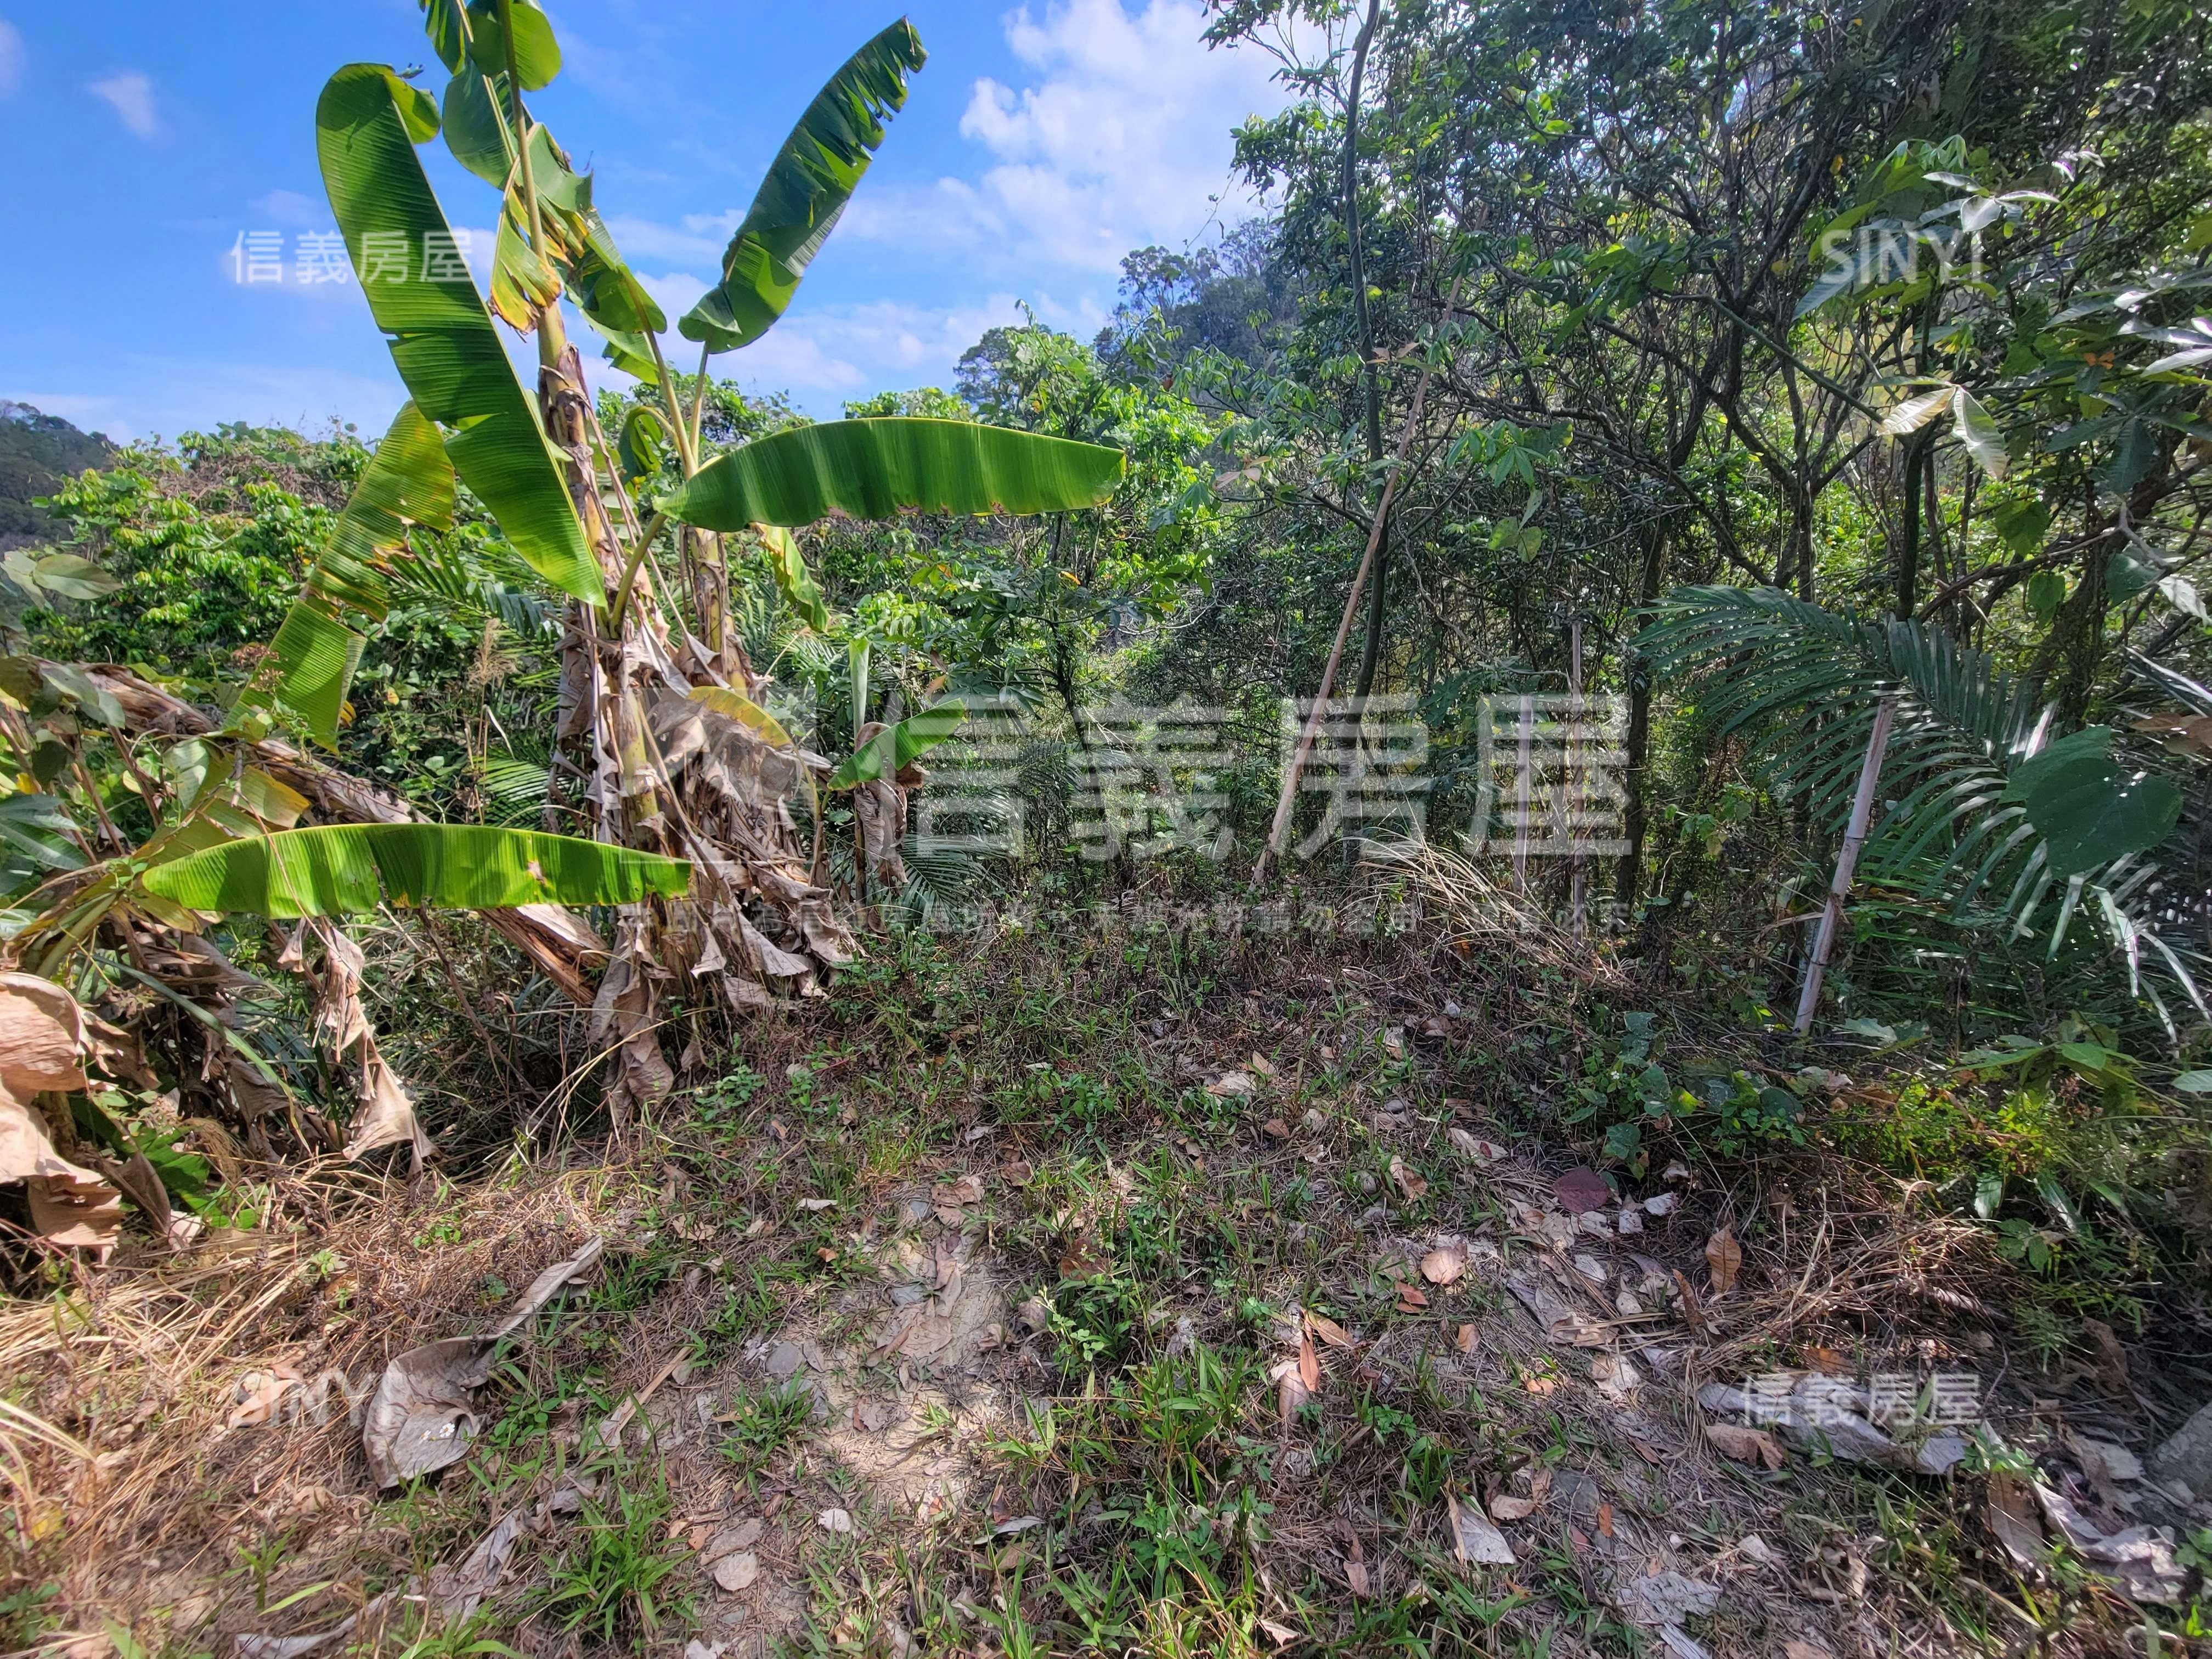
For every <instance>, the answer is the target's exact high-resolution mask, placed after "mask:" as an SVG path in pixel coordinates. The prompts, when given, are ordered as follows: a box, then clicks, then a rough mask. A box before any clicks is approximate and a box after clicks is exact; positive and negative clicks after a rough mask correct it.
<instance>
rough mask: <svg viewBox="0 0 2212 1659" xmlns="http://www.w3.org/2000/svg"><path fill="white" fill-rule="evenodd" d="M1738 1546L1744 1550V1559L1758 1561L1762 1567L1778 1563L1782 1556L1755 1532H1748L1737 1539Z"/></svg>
mask: <svg viewBox="0 0 2212 1659" xmlns="http://www.w3.org/2000/svg"><path fill="white" fill-rule="evenodd" d="M1735 1547H1736V1548H1738V1549H1739V1550H1741V1551H1742V1552H1743V1557H1744V1559H1745V1560H1747V1561H1756V1562H1758V1563H1759V1565H1760V1566H1762V1567H1771V1566H1776V1565H1779V1564H1780V1562H1781V1559H1782V1558H1781V1557H1780V1556H1778V1555H1777V1554H1775V1553H1774V1552H1773V1551H1772V1550H1771V1549H1769V1548H1768V1547H1767V1544H1766V1541H1765V1539H1764V1538H1761V1537H1760V1536H1759V1534H1757V1533H1755V1532H1747V1533H1746V1534H1744V1535H1743V1536H1742V1537H1741V1538H1740V1539H1738V1540H1737V1541H1736V1546H1735Z"/></svg>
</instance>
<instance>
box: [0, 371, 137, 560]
mask: <svg viewBox="0 0 2212 1659" xmlns="http://www.w3.org/2000/svg"><path fill="white" fill-rule="evenodd" d="M114 453H115V446H114V445H113V444H112V443H110V442H108V441H107V440H106V438H105V437H104V436H102V435H100V434H99V433H97V432H80V431H78V430H77V429H76V428H75V427H74V426H72V425H70V423H69V422H67V421H65V420H64V419H62V417H61V416H58V415H42V414H40V412H39V411H38V410H35V409H33V408H32V407H31V406H30V405H29V404H17V403H9V402H8V401H7V400H6V399H4V398H0V548H7V547H20V546H21V545H23V544H25V543H27V542H37V541H46V540H48V539H51V538H52V537H53V536H54V535H55V534H56V533H57V532H58V529H59V526H57V525H56V524H55V523H54V521H53V520H52V519H50V518H48V517H47V516H46V513H43V512H41V511H40V509H39V508H37V507H33V506H32V505H31V503H32V502H33V501H34V500H36V499H37V498H38V497H39V496H41V495H52V494H53V492H54V488H55V485H56V484H57V483H58V481H59V480H61V479H62V478H64V477H68V476H70V474H71V473H75V472H81V471H83V470H84V469H85V468H86V467H88V466H104V465H106V464H107V460H108V458H109V457H110V456H112V455H113V454H114Z"/></svg>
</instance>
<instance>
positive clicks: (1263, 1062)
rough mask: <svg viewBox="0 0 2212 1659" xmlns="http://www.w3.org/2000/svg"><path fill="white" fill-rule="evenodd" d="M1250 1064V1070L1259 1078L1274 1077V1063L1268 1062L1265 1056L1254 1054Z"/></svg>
mask: <svg viewBox="0 0 2212 1659" xmlns="http://www.w3.org/2000/svg"><path fill="white" fill-rule="evenodd" d="M1250 1064H1251V1067H1252V1069H1253V1070H1254V1071H1255V1072H1257V1073H1259V1074H1260V1075H1261V1077H1273V1076H1274V1075H1275V1062H1274V1061H1273V1060H1269V1059H1268V1058H1267V1055H1265V1054H1254V1055H1253V1056H1252V1059H1251V1061H1250Z"/></svg>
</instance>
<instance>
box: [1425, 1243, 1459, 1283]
mask: <svg viewBox="0 0 2212 1659" xmlns="http://www.w3.org/2000/svg"><path fill="white" fill-rule="evenodd" d="M1466 1271H1467V1252H1466V1251H1465V1250H1462V1249H1437V1250H1431V1251H1430V1252H1429V1253H1428V1254H1427V1255H1425V1256H1423V1257H1422V1258H1421V1277H1422V1278H1424V1279H1427V1280H1428V1281H1429V1283H1430V1284H1431V1285H1451V1284H1455V1283H1457V1282H1458V1279H1459V1277H1460V1275H1461V1274H1462V1273H1465V1272H1466Z"/></svg>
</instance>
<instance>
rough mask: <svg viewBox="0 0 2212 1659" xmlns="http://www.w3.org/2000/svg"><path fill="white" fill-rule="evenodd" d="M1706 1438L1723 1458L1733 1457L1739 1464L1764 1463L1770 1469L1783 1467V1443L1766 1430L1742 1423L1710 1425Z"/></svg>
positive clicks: (1707, 1427) (1708, 1425)
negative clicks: (1748, 1426)
mask: <svg viewBox="0 0 2212 1659" xmlns="http://www.w3.org/2000/svg"><path fill="white" fill-rule="evenodd" d="M1705 1438H1706V1439H1708V1440H1710V1441H1711V1442H1712V1443H1713V1444H1714V1445H1715V1446H1716V1447H1717V1448H1718V1449H1719V1450H1720V1453H1721V1455H1723V1457H1733V1458H1734V1459H1735V1461H1736V1462H1739V1463H1764V1464H1765V1466H1766V1467H1767V1468H1770V1469H1778V1468H1781V1467H1782V1443H1781V1442H1780V1441H1778V1440H1777V1439H1776V1438H1775V1437H1773V1436H1772V1435H1771V1434H1769V1433H1768V1432H1767V1431H1765V1429H1753V1428H1747V1427H1745V1426H1744V1425H1742V1424H1741V1423H1708V1424H1706V1425H1705Z"/></svg>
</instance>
